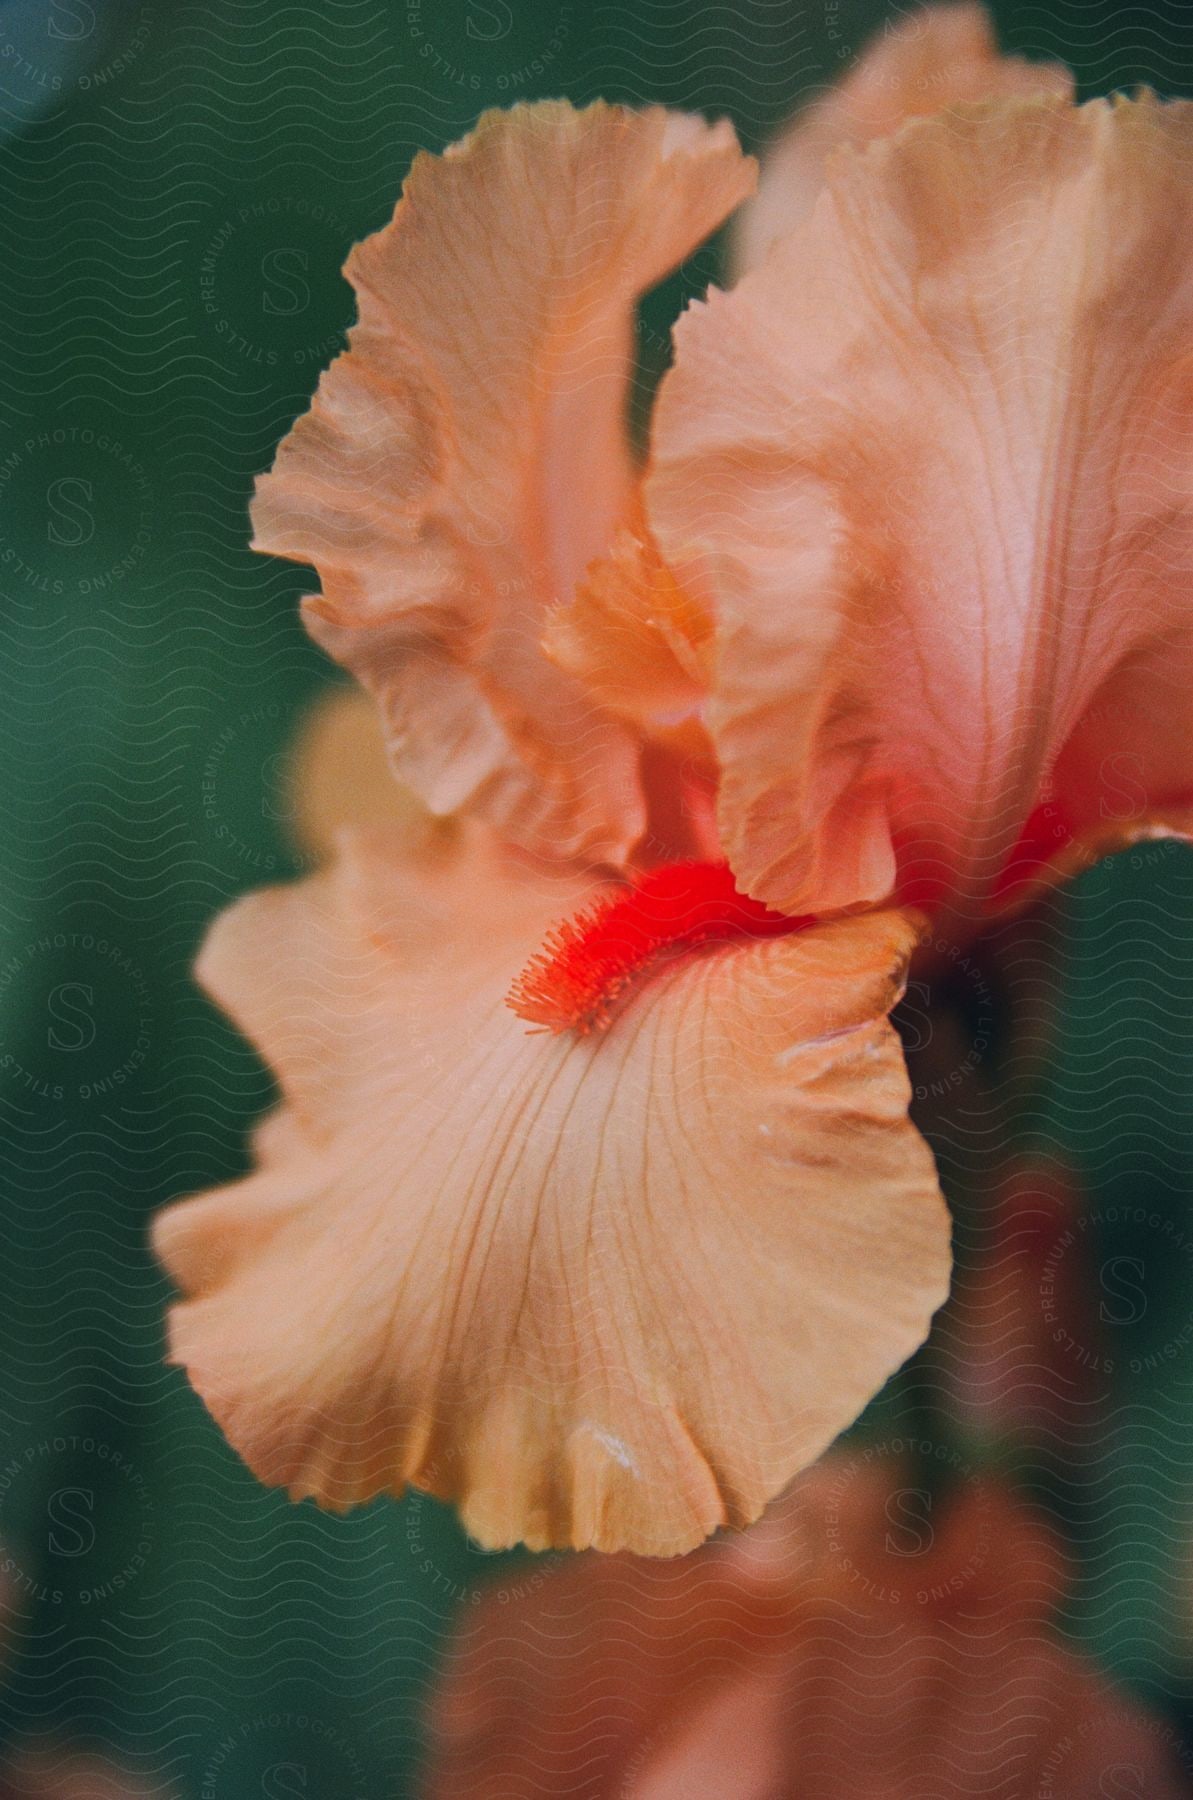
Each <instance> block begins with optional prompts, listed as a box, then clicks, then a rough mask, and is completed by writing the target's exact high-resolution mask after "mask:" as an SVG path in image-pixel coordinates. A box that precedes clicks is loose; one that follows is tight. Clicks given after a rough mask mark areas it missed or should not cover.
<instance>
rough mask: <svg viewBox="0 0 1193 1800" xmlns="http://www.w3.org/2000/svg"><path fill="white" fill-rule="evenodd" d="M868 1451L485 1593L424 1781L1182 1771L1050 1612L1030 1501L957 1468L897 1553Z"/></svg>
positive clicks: (600, 1786)
mask: <svg viewBox="0 0 1193 1800" xmlns="http://www.w3.org/2000/svg"><path fill="white" fill-rule="evenodd" d="M864 1455H865V1450H864V1448H862V1449H861V1450H859V1454H858V1457H857V1458H856V1459H855V1461H857V1462H858V1463H860V1464H861V1467H862V1474H861V1476H860V1477H859V1478H858V1480H857V1481H856V1482H854V1481H852V1478H850V1480H848V1481H846V1482H845V1484H844V1487H843V1471H848V1469H850V1468H851V1467H852V1466H853V1464H852V1463H851V1462H850V1461H849V1460H847V1459H846V1458H845V1457H843V1456H832V1457H829V1458H828V1459H826V1461H825V1463H824V1464H822V1465H821V1466H820V1468H818V1469H817V1470H815V1471H813V1472H812V1473H811V1475H810V1476H809V1477H808V1478H806V1479H804V1480H801V1481H800V1482H798V1483H797V1484H796V1485H795V1487H794V1489H793V1490H792V1492H791V1493H790V1494H789V1495H788V1496H785V1497H784V1499H783V1500H782V1501H780V1502H779V1503H778V1504H777V1505H776V1506H775V1507H774V1508H773V1509H772V1511H771V1512H770V1513H769V1514H768V1516H767V1518H766V1519H765V1520H764V1521H763V1522H762V1524H761V1525H760V1526H758V1527H755V1528H754V1529H753V1530H752V1531H750V1532H747V1533H746V1534H744V1536H742V1537H741V1538H739V1539H735V1540H733V1542H732V1543H731V1544H724V1543H722V1544H712V1545H708V1546H705V1547H704V1548H703V1549H701V1550H699V1551H698V1552H696V1553H695V1554H693V1555H691V1556H689V1557H686V1558H684V1559H683V1560H682V1561H680V1562H676V1563H671V1564H667V1565H662V1566H660V1565H657V1564H654V1565H652V1564H650V1563H644V1562H642V1561H640V1560H638V1559H635V1558H632V1557H624V1556H623V1557H612V1558H602V1559H593V1558H584V1559H582V1560H580V1561H578V1562H575V1563H572V1564H570V1565H568V1566H565V1567H564V1568H562V1569H560V1570H558V1571H555V1572H553V1573H552V1574H550V1575H548V1576H547V1577H546V1578H545V1579H544V1580H542V1581H540V1582H538V1583H536V1584H534V1585H533V1586H529V1585H528V1586H525V1587H523V1588H522V1589H521V1591H519V1590H518V1589H515V1591H514V1592H513V1593H512V1594H508V1593H506V1594H503V1595H502V1596H501V1600H500V1602H499V1601H498V1599H497V1598H496V1596H494V1597H491V1598H490V1599H488V1600H486V1601H485V1602H484V1603H483V1604H482V1605H481V1606H480V1607H479V1608H477V1609H476V1610H475V1612H473V1613H472V1614H471V1615H470V1616H469V1617H468V1618H467V1620H466V1621H465V1622H464V1623H463V1625H462V1628H461V1631H460V1636H459V1640H458V1643H457V1645H456V1647H455V1650H454V1652H453V1654H452V1656H451V1657H450V1658H449V1660H448V1664H447V1667H446V1670H445V1676H444V1680H443V1682H442V1686H441V1690H440V1693H439V1695H438V1697H437V1703H436V1707H435V1714H434V1725H435V1753H434V1756H433V1759H432V1769H431V1776H430V1780H429V1782H428V1788H427V1791H428V1795H429V1800H447V1797H448V1796H455V1795H456V1794H464V1793H467V1794H469V1795H472V1796H475V1797H476V1800H498V1796H505V1795H512V1794H527V1795H529V1794H534V1793H547V1794H550V1793H558V1794H563V1793H566V1794H569V1795H572V1796H575V1800H611V1797H613V1796H619V1797H620V1796H633V1797H634V1800H697V1797H699V1800H704V1797H705V1796H712V1795H715V1796H720V1795H726V1796H728V1795H732V1796H733V1797H734V1800H773V1797H775V1796H777V1795H784V1796H787V1795H790V1796H793V1797H794V1796H799V1800H923V1797H924V1796H925V1795H929V1794H930V1795H932V1796H933V1797H934V1800H970V1797H971V1796H973V1795H977V1794H981V1795H987V1796H993V1797H995V1800H1045V1797H1046V1796H1049V1795H1052V1796H1055V1797H1056V1800H1087V1796H1088V1795H1091V1794H1094V1793H1097V1792H1099V1791H1100V1787H1099V1783H1100V1780H1101V1778H1102V1777H1103V1776H1104V1775H1106V1774H1107V1773H1108V1772H1109V1771H1111V1770H1114V1769H1118V1771H1119V1772H1120V1774H1121V1773H1123V1772H1124V1771H1125V1769H1127V1768H1134V1769H1135V1770H1136V1771H1137V1782H1138V1783H1139V1784H1141V1785H1136V1787H1135V1788H1134V1790H1133V1791H1135V1792H1138V1793H1144V1792H1146V1793H1147V1794H1149V1795H1152V1794H1155V1795H1156V1796H1158V1797H1160V1800H1173V1797H1175V1796H1176V1795H1178V1794H1182V1793H1184V1792H1186V1788H1187V1784H1186V1783H1185V1781H1184V1780H1183V1779H1182V1777H1181V1775H1180V1748H1179V1743H1178V1740H1177V1737H1176V1734H1175V1732H1173V1731H1172V1730H1171V1729H1169V1728H1167V1727H1165V1726H1164V1724H1163V1723H1162V1722H1161V1721H1160V1720H1157V1719H1153V1718H1151V1717H1149V1716H1148V1715H1147V1714H1146V1713H1144V1712H1143V1711H1142V1710H1141V1709H1138V1708H1137V1707H1136V1706H1134V1705H1133V1704H1132V1703H1131V1702H1130V1701H1129V1700H1128V1699H1127V1697H1126V1696H1125V1695H1121V1694H1118V1693H1116V1692H1115V1691H1114V1689H1112V1688H1111V1687H1110V1685H1109V1684H1108V1683H1107V1682H1106V1681H1105V1680H1104V1679H1103V1678H1102V1677H1101V1676H1100V1675H1099V1673H1098V1672H1097V1670H1096V1669H1095V1668H1094V1666H1093V1665H1092V1664H1091V1663H1089V1662H1088V1661H1086V1660H1085V1659H1084V1658H1082V1657H1080V1656H1078V1655H1076V1654H1074V1653H1073V1652H1072V1651H1071V1650H1069V1649H1068V1648H1066V1646H1065V1645H1064V1644H1063V1643H1062V1642H1061V1641H1060V1639H1059V1638H1058V1637H1057V1636H1055V1635H1054V1633H1053V1632H1052V1630H1051V1629H1050V1626H1049V1620H1050V1618H1051V1616H1052V1614H1053V1613H1054V1611H1055V1608H1056V1606H1057V1604H1058V1602H1059V1600H1060V1598H1061V1594H1062V1591H1063V1583H1062V1580H1061V1565H1060V1562H1059V1560H1058V1556H1057V1551H1056V1547H1055V1542H1054V1540H1053V1537H1052V1534H1051V1532H1050V1531H1049V1530H1048V1528H1047V1526H1046V1525H1045V1524H1044V1522H1043V1521H1042V1520H1041V1519H1040V1518H1039V1517H1038V1516H1036V1515H1035V1514H1033V1513H1032V1512H1030V1511H1029V1510H1027V1509H1026V1508H1024V1507H1023V1506H1022V1505H1020V1504H1019V1503H1018V1502H1016V1501H1015V1500H1014V1499H1013V1498H1012V1496H1011V1495H1010V1494H1009V1493H1007V1492H1006V1491H1005V1490H1004V1489H1002V1488H1000V1487H998V1486H996V1485H995V1484H993V1483H991V1482H986V1481H978V1480H975V1481H971V1482H969V1483H962V1484H961V1485H960V1486H959V1487H957V1488H956V1489H955V1490H954V1492H953V1494H952V1495H951V1497H947V1498H944V1499H942V1500H940V1501H939V1502H938V1503H937V1505H936V1506H934V1509H933V1516H934V1517H935V1518H936V1519H937V1527H936V1530H935V1535H931V1534H930V1535H928V1536H926V1537H925V1539H924V1541H923V1543H922V1545H921V1547H920V1550H919V1553H918V1554H917V1555H915V1556H909V1555H908V1554H906V1553H905V1550H904V1544H903V1542H902V1541H900V1540H897V1539H896V1538H894V1537H893V1535H892V1518H897V1517H898V1516H899V1515H898V1514H893V1513H892V1511H891V1509H890V1501H891V1498H892V1490H891V1488H890V1485H889V1483H887V1482H884V1481H882V1480H880V1479H877V1478H876V1476H875V1472H874V1468H873V1465H872V1464H870V1465H867V1464H865V1463H864V1462H862V1461H861V1459H862V1458H863V1457H864ZM892 1478H893V1479H894V1480H895V1481H896V1482H912V1481H914V1480H915V1479H916V1477H915V1476H914V1475H913V1473H912V1472H911V1470H910V1469H903V1470H894V1471H892ZM900 1491H901V1490H898V1489H896V1490H894V1495H895V1497H896V1498H897V1497H898V1494H899V1492H900ZM842 1492H848V1493H849V1495H850V1496H851V1499H850V1501H849V1502H848V1503H846V1504H844V1505H841V1504H840V1502H839V1497H840V1495H841V1494H842ZM826 1541H830V1542H831V1543H832V1545H833V1546H834V1549H833V1552H832V1554H831V1555H830V1556H828V1557H826V1556H825V1554H824V1548H823V1547H824V1545H825V1543H826ZM975 1546H980V1547H981V1556H980V1557H975V1554H974V1550H975ZM862 1570H864V1571H865V1572H866V1574H867V1576H868V1578H869V1579H868V1580H867V1581H866V1582H864V1583H863V1582H862V1581H860V1580H859V1579H858V1574H859V1571H862ZM1107 1791H1110V1789H1109V1788H1107ZM1124 1791H1127V1790H1125V1789H1124Z"/></svg>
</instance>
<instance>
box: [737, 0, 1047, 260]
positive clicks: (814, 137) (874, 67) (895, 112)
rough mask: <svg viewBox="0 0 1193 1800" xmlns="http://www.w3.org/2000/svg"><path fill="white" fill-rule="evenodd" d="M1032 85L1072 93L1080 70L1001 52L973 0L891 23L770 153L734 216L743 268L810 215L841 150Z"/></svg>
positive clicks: (1033, 90) (1028, 90)
mask: <svg viewBox="0 0 1193 1800" xmlns="http://www.w3.org/2000/svg"><path fill="white" fill-rule="evenodd" d="M1024 94H1053V95H1055V96H1057V97H1058V98H1060V99H1071V98H1072V94H1073V77H1072V75H1071V74H1070V73H1069V71H1068V70H1067V69H1065V68H1062V66H1061V65H1060V64H1059V63H1030V62H1026V61H1025V60H1024V59H1023V58H1022V57H1020V56H1000V55H999V50H998V41H997V39H996V37H995V35H994V28H993V25H992V24H991V21H990V18H989V15H988V14H987V12H986V9H985V7H983V6H980V5H977V4H975V3H973V0H964V3H963V4H961V5H959V6H918V7H917V8H916V9H915V11H914V12H912V13H910V14H908V15H907V16H906V17H904V18H901V19H898V20H894V21H890V22H888V23H887V25H886V26H885V27H884V29H883V30H882V31H881V32H880V34H879V35H878V36H877V37H875V38H874V39H873V41H872V42H871V43H869V44H867V45H866V47H865V49H864V50H863V52H862V55H861V58H860V60H859V61H858V62H857V63H856V64H855V65H854V67H853V68H851V69H850V71H849V73H848V74H847V75H846V76H845V77H844V79H843V80H842V81H840V82H839V83H838V84H837V85H836V86H835V87H833V88H830V90H829V92H828V93H827V94H825V95H823V96H822V98H820V99H819V100H817V101H815V102H814V103H813V104H812V105H811V106H809V107H808V108H806V110H804V111H803V112H800V113H797V114H796V117H795V119H794V121H793V122H792V124H791V125H790V126H789V127H788V128H787V130H786V131H785V132H784V133H783V135H782V136H781V137H780V138H779V140H778V142H777V143H776V144H774V145H773V147H772V148H771V150H770V151H769V153H768V154H767V156H766V157H765V158H764V160H763V165H762V179H761V180H760V182H759V184H758V192H757V194H756V195H755V196H754V198H753V199H752V200H750V201H748V202H747V204H746V205H745V206H744V207H743V208H742V209H741V211H740V212H739V213H738V215H737V218H736V220H735V221H734V228H733V233H734V248H735V253H736V254H735V258H734V260H735V262H736V264H737V267H738V269H739V271H740V272H741V273H743V274H744V273H745V271H746V270H747V269H752V268H753V267H754V266H755V264H756V263H760V262H761V261H762V260H763V258H764V257H765V256H766V253H767V251H768V250H769V249H770V247H771V245H772V244H773V243H774V242H775V241H776V239H778V238H781V237H784V236H786V234H787V233H788V232H789V231H793V230H794V229H795V227H796V226H797V225H800V224H802V223H803V221H804V220H805V219H806V218H807V216H808V214H809V213H810V212H811V210H812V208H813V206H814V205H815V204H816V200H817V197H818V196H819V194H820V193H821V191H822V189H823V187H824V177H825V162H826V160H827V158H828V156H829V155H830V153H831V152H832V151H833V150H836V149H838V148H840V147H841V146H842V145H853V146H854V147H856V148H859V149H860V148H862V147H863V146H864V145H866V144H868V143H869V142H870V141H871V139H873V138H878V137H886V136H888V135H889V134H890V133H891V132H893V131H897V130H898V128H899V126H900V125H902V124H904V123H905V121H906V120H908V119H913V118H917V117H919V116H921V115H922V114H925V113H935V112H943V111H944V110H945V108H946V107H951V106H958V105H961V104H963V103H965V102H968V101H973V100H993V99H998V98H1004V99H1005V98H1011V97H1013V96H1015V95H1024Z"/></svg>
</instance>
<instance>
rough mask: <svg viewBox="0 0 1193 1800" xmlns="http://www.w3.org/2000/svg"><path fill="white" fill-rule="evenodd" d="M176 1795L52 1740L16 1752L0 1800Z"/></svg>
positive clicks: (152, 1799)
mask: <svg viewBox="0 0 1193 1800" xmlns="http://www.w3.org/2000/svg"><path fill="white" fill-rule="evenodd" d="M175 1792H176V1790H175V1789H174V1788H172V1787H168V1786H167V1785H166V1783H165V1782H164V1781H159V1780H157V1779H156V1777H154V1776H152V1775H142V1774H135V1773H134V1772H133V1771H132V1770H130V1769H126V1768H122V1767H120V1766H119V1765H118V1764H117V1763H114V1762H110V1761H107V1760H105V1759H104V1758H102V1757H99V1756H94V1755H90V1754H83V1753H80V1752H78V1751H75V1750H71V1749H68V1748H66V1747H65V1746H64V1745H59V1744H55V1743H54V1742H53V1741H52V1740H51V1741H48V1742H43V1743H41V1744H39V1745H37V1746H36V1747H31V1748H28V1749H25V1750H23V1751H18V1752H17V1754H16V1755H15V1757H13V1758H12V1760H10V1761H9V1762H8V1763H7V1764H6V1765H5V1766H4V1767H3V1768H0V1800H174V1795H175Z"/></svg>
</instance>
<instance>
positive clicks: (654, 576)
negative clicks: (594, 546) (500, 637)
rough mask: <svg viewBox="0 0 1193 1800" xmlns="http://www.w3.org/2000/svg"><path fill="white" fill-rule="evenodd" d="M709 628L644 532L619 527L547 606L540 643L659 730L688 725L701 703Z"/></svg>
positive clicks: (592, 688) (611, 705) (605, 700)
mask: <svg viewBox="0 0 1193 1800" xmlns="http://www.w3.org/2000/svg"><path fill="white" fill-rule="evenodd" d="M712 633H713V624H712V619H711V618H710V616H709V615H708V613H707V612H706V611H704V610H703V609H702V608H701V607H699V606H697V605H696V604H695V603H694V602H693V601H692V599H691V596H690V595H688V594H685V593H684V591H683V589H682V588H681V587H680V586H679V585H678V583H677V582H676V580H675V577H674V576H673V575H672V573H671V571H670V569H668V567H667V565H666V563H664V561H663V559H662V557H661V556H660V555H659V552H658V546H657V545H656V544H655V542H654V540H653V539H652V538H651V536H650V534H649V532H647V531H646V530H645V528H644V527H639V528H638V529H636V530H631V529H630V528H629V527H624V528H623V529H622V530H621V531H620V532H619V533H618V535H617V537H616V538H615V539H614V541H613V544H612V546H611V548H610V551H609V554H608V555H607V556H605V557H602V558H600V559H599V560H598V561H596V562H595V563H593V565H592V567H591V568H590V569H589V571H588V573H587V575H586V576H585V578H584V580H583V581H582V582H581V583H580V585H579V587H578V588H577V589H576V592H575V595H574V596H573V598H572V599H571V600H570V601H569V602H568V603H566V604H565V605H563V606H561V607H559V608H558V609H557V610H556V612H555V613H553V614H552V616H551V618H550V620H549V621H548V624H547V631H546V636H545V639H544V647H545V649H546V650H547V653H548V655H549V656H550V657H551V660H552V661H553V662H554V663H556V664H557V665H558V666H559V667H560V668H561V669H564V670H565V671H566V672H567V673H568V674H569V675H572V676H574V677H575V678H576V680H577V681H579V682H582V683H583V685H584V686H585V687H586V688H587V690H588V692H589V693H591V694H593V695H595V696H596V697H597V699H599V700H600V702H601V703H602V705H604V706H606V707H607V708H608V709H609V711H610V712H612V713H616V714H617V715H618V716H619V717H624V718H628V719H632V720H633V721H634V722H635V723H636V724H638V725H641V726H643V727H648V728H651V729H652V731H653V734H654V735H655V736H665V735H674V734H675V733H677V732H680V731H682V730H684V729H685V728H689V729H690V728H691V724H692V718H693V715H694V714H696V713H698V712H699V709H700V707H701V706H702V705H703V702H704V695H705V691H706V689H707V686H708V679H709V673H710V669H709V658H710V652H711V648H712ZM701 741H703V733H701Z"/></svg>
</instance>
